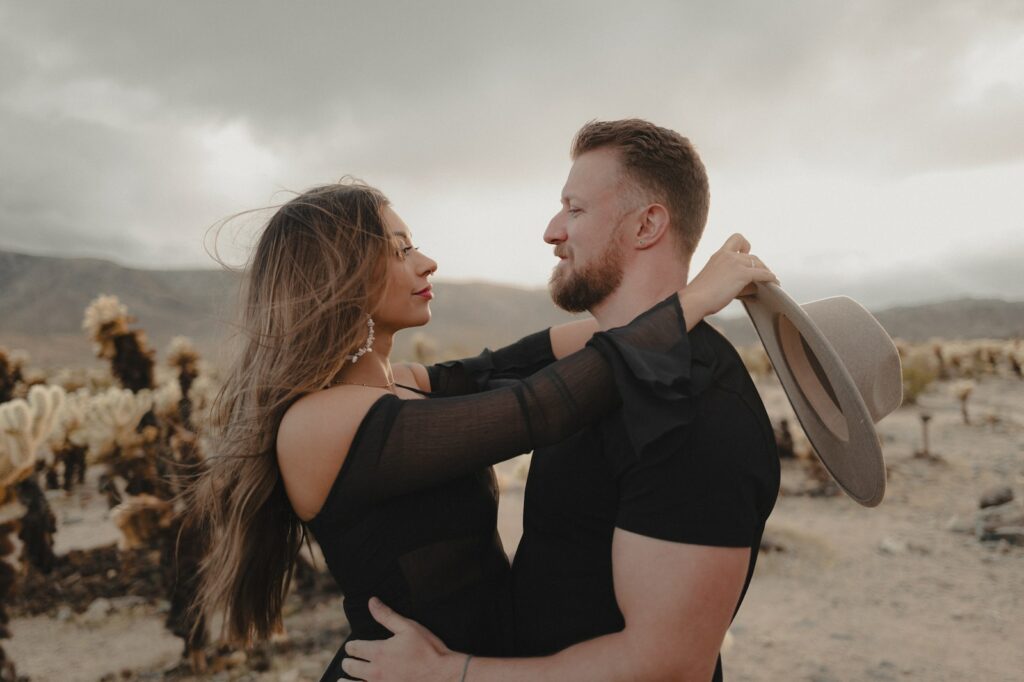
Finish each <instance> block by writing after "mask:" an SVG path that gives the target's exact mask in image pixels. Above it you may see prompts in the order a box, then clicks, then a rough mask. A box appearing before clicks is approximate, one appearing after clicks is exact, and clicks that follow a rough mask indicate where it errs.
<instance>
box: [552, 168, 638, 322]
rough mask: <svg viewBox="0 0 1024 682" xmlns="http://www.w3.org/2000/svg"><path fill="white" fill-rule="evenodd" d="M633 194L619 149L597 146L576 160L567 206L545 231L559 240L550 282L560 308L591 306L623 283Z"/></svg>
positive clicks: (565, 196)
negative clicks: (626, 224) (626, 225)
mask: <svg viewBox="0 0 1024 682" xmlns="http://www.w3.org/2000/svg"><path fill="white" fill-rule="evenodd" d="M629 196H630V194H629V184H628V181H627V180H626V179H625V178H624V177H623V174H622V168H621V165H620V162H619V159H618V154H617V152H616V151H614V150H612V149H595V150H593V151H589V152H586V153H584V154H581V155H580V156H579V157H577V159H576V161H575V162H574V163H573V164H572V168H571V169H570V170H569V177H568V179H567V180H566V181H565V187H563V188H562V208H561V210H560V211H559V212H558V213H557V214H556V215H555V217H553V218H552V219H551V222H550V223H548V229H547V230H545V231H544V241H546V242H547V243H548V244H554V246H555V255H556V256H558V257H559V258H560V260H559V262H558V264H557V265H556V266H555V269H554V270H553V271H552V272H551V280H550V282H549V285H548V286H549V289H550V291H551V298H552V300H554V302H555V305H557V306H558V307H560V308H562V309H564V310H568V311H569V312H574V313H578V312H583V311H584V310H590V309H592V308H593V307H594V306H596V305H599V304H600V303H601V302H602V301H603V300H605V299H606V298H607V297H608V296H609V295H610V294H611V293H612V292H613V291H615V290H616V289H617V288H618V286H619V284H620V283H621V282H622V272H623V260H624V254H625V246H626V240H628V239H629V235H628V234H627V232H628V231H627V230H624V229H620V226H621V224H622V223H623V221H624V218H625V217H626V215H627V214H628V211H626V210H625V209H626V206H627V200H628V198H629Z"/></svg>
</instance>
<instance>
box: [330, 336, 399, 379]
mask: <svg viewBox="0 0 1024 682" xmlns="http://www.w3.org/2000/svg"><path fill="white" fill-rule="evenodd" d="M393 340H394V333H393V332H389V331H385V330H377V332H376V334H375V338H374V341H373V347H372V348H373V350H372V352H369V353H364V354H363V355H361V356H360V357H359V360H358V361H356V362H351V361H349V362H346V363H345V366H344V367H343V368H342V369H341V371H340V372H338V376H337V377H336V378H335V380H334V383H336V384H340V383H344V384H359V385H363V386H376V387H378V388H387V387H390V386H391V385H392V384H394V382H395V375H394V372H393V371H392V369H391V345H392V343H393Z"/></svg>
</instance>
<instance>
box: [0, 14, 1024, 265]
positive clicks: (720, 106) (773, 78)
mask: <svg viewBox="0 0 1024 682" xmlns="http://www.w3.org/2000/svg"><path fill="white" fill-rule="evenodd" d="M551 5H554V6H551ZM1022 29H1024V8H1022V6H1021V5H1020V4H1019V3H1012V2H987V3H986V2H977V3H962V2H953V1H952V0H949V1H943V2H930V3H914V4H913V5H912V4H910V3H891V2H886V1H882V0H876V1H875V2H866V3H845V2H842V3H841V2H817V1H811V0H807V1H805V2H794V3H787V5H786V9H785V11H782V10H780V9H779V8H778V6H777V5H775V4H773V3H762V2H721V3H702V4H700V6H698V7H690V6H687V3H678V2H659V3H650V4H647V3H645V4H643V5H642V6H641V7H640V8H639V9H638V8H635V7H633V6H628V7H627V5H626V3H621V2H604V3H601V2H574V3H534V4H531V3H515V4H512V3H503V4H500V5H499V4H494V5H489V3H479V2H429V3H427V2H405V3H363V2H340V1H326V0H325V1H320V2H303V3H301V4H288V5H285V4H282V3H280V2H267V1H263V2H215V3H209V2H175V3H156V2H152V3H143V2H138V1H137V0H128V1H122V2H104V3H82V2H74V1H70V2H34V3H20V4H17V5H16V4H14V3H6V4H0V127H2V128H3V129H4V130H5V135H6V137H7V138H8V141H5V153H4V155H3V157H2V158H0V180H2V181H3V182H2V183H0V185H2V187H0V229H2V230H3V233H4V235H5V239H6V241H7V243H11V244H13V243H15V242H17V243H18V244H25V245H26V246H25V248H28V247H29V245H30V244H32V243H38V244H39V245H40V248H43V247H45V246H46V245H48V244H49V245H50V247H51V248H57V245H59V244H62V243H68V244H72V243H73V244H75V245H76V248H77V245H79V244H81V245H86V244H94V245H95V247H96V248H100V247H101V246H102V245H104V244H106V243H108V241H107V240H110V239H115V242H114V243H116V244H118V245H120V248H122V249H123V250H124V251H125V252H126V253H129V252H130V253H132V254H133V255H135V256H139V257H141V255H142V254H144V253H150V254H152V253H162V254H173V253H174V249H175V248H177V249H180V250H181V252H182V253H184V251H185V249H184V247H181V246H178V247H176V246H174V245H175V244H181V243H182V242H181V241H180V239H179V240H177V241H176V240H175V233H176V232H179V231H182V230H192V232H190V233H189V234H190V235H191V234H193V233H194V231H195V230H196V229H198V228H200V227H202V226H204V225H201V223H203V221H209V220H212V219H215V218H216V217H219V216H223V215H226V214H228V213H230V212H231V211H233V210H236V209H238V208H242V207H239V206H235V205H231V204H230V203H229V202H228V201H226V200H225V199H224V197H223V191H221V190H220V189H219V188H217V187H214V186H210V181H209V179H197V173H196V170H195V169H196V167H197V166H198V165H200V163H201V159H200V158H199V156H200V152H199V150H197V149H196V148H195V147H194V144H195V143H194V139H192V137H190V135H192V133H194V131H195V129H196V128H199V127H202V126H204V125H213V126H216V125H223V124H228V123H232V122H242V123H244V124H246V125H248V126H249V127H248V130H249V132H250V133H251V134H252V135H253V138H254V140H255V142H256V143H258V144H260V145H263V146H264V147H265V148H266V149H268V150H269V151H270V152H271V153H273V154H274V155H275V156H276V157H277V158H278V159H279V160H280V164H281V166H280V168H279V169H278V172H277V174H276V175H275V176H274V177H273V178H272V181H273V182H284V183H286V184H287V185H288V186H290V187H295V188H301V187H302V186H303V182H304V181H305V180H306V179H309V181H310V182H312V181H316V180H324V179H330V178H333V177H337V176H338V175H340V174H341V173H346V172H350V173H355V174H358V175H361V176H363V177H366V178H367V179H369V180H371V181H372V180H373V179H374V178H378V177H380V178H402V179H403V180H404V181H405V182H407V183H413V184H417V185H419V186H422V187H424V188H429V189H430V190H432V191H437V192H444V191H445V187H446V186H448V187H450V186H451V185H452V184H456V183H459V184H469V183H480V184H488V183H489V185H490V186H491V187H498V188H500V187H501V184H502V183H510V182H512V183H526V182H529V181H530V179H531V178H534V177H537V176H543V177H550V176H553V175H557V174H558V173H561V172H563V171H564V169H565V168H566V167H567V165H568V158H567V146H568V142H569V138H570V137H571V135H572V133H573V132H574V131H575V130H576V128H577V127H578V126H579V125H580V124H581V123H582V122H584V121H586V120H588V119H591V118H615V117H620V116H630V115H639V116H643V117H645V118H649V119H651V120H654V121H656V122H659V123H663V124H665V125H669V126H671V127H674V128H677V129H679V130H681V131H683V132H684V133H686V134H688V135H690V136H691V137H692V138H693V139H694V140H695V142H696V143H697V144H698V146H699V148H700V149H701V150H702V153H703V154H704V155H705V157H706V158H707V159H708V160H709V164H710V165H712V166H713V169H715V170H720V169H725V170H726V171H728V172H732V173H743V172H746V173H752V174H760V173H766V172H774V170H775V169H776V168H777V167H778V166H780V165H785V164H792V165H796V166H799V167H801V168H803V169H805V172H807V173H813V172H827V173H838V174H845V173H861V174H865V175H869V176H885V175H896V176H898V175H907V174H913V173H920V172H925V171H928V170H934V169H946V168H963V167H970V166H975V165H987V164H994V163H1001V162H1007V161H1012V160H1015V159H1020V158H1022V157H1024V136H1021V135H1020V134H1019V121H1020V120H1022V118H1024V91H1022V89H1021V88H1019V87H1018V88H1016V89H1014V88H1013V87H1008V86H1004V87H1001V88H999V87H995V88H992V89H991V90H990V91H983V92H981V93H979V97H978V99H977V100H976V101H974V102H973V103H959V104H958V103H957V101H956V98H955V95H956V92H957V89H958V88H959V87H961V84H960V81H959V80H958V78H959V76H958V74H959V73H960V70H962V68H963V64H964V59H965V57H966V55H969V54H971V52H972V50H975V49H977V48H979V46H982V47H983V46H985V45H987V44H990V43H992V42H998V41H1005V40H1007V39H1008V38H1007V36H1012V35H1020V34H1021V32H1022ZM83 84H85V85H83ZM90 84H92V85H90ZM87 87H97V88H100V89H102V88H104V87H109V88H110V89H111V93H112V94H111V95H110V97H109V101H110V102H111V103H112V104H111V107H113V110H112V111H107V112H104V111H102V105H103V102H104V101H105V99H104V97H105V96H104V95H103V93H102V92H101V93H100V94H99V95H97V96H96V97H95V99H96V100H97V101H98V104H96V106H97V108H98V109H97V111H95V112H91V111H87V110H85V107H84V106H83V105H76V101H75V98H76V97H78V96H79V93H81V91H82V90H81V89H82V88H87ZM62 97H63V98H64V99H61V98H62ZM103 116H110V117H113V120H112V121H111V120H107V121H105V120H103ZM119 121H120V122H119ZM552 169H554V170H552ZM385 189H386V188H385ZM557 189H558V188H557V186H553V187H552V188H551V194H552V197H554V196H555V195H556V193H557ZM491 191H495V192H497V191H500V189H499V190H493V189H492V190H491ZM76 234H77V235H80V236H79V237H78V238H77V239H76V238H74V237H73V235H76ZM189 239H192V237H191V236H190V237H189ZM83 248H84V247H83ZM89 248H92V247H91V246H90V247H89Z"/></svg>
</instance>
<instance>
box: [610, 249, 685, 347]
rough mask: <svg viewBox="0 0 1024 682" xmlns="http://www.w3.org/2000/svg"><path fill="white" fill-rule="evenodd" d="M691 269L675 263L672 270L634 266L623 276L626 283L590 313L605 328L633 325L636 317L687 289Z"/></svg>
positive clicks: (623, 281)
mask: <svg viewBox="0 0 1024 682" xmlns="http://www.w3.org/2000/svg"><path fill="white" fill-rule="evenodd" d="M687 275H688V266H687V265H686V264H683V263H678V262H677V263H675V264H674V266H673V267H670V268H645V267H639V264H634V265H633V267H631V268H628V269H627V271H626V272H625V273H623V276H622V283H621V284H620V285H619V287H618V288H617V289H616V290H615V291H613V292H612V293H611V294H610V295H609V296H608V298H606V299H605V300H603V301H601V303H600V304H598V305H596V306H594V307H593V308H592V309H591V310H590V314H591V315H593V316H594V319H595V320H597V323H598V325H600V327H601V329H603V330H606V329H611V328H612V327H621V326H623V325H626V324H629V323H630V322H631V321H632V320H633V318H635V317H636V316H637V315H639V314H640V313H642V312H644V311H645V310H647V309H648V308H650V307H652V306H654V305H655V304H656V303H659V302H661V301H663V300H664V299H665V298H667V297H668V296H669V294H672V293H675V292H677V291H680V290H681V289H683V288H684V287H685V286H686V281H687Z"/></svg>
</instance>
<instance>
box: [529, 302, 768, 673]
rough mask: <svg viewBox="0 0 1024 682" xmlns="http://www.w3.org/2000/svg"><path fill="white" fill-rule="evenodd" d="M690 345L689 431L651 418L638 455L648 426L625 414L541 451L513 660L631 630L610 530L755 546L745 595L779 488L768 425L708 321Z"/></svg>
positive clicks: (533, 480)
mask: <svg viewBox="0 0 1024 682" xmlns="http://www.w3.org/2000/svg"><path fill="white" fill-rule="evenodd" d="M689 341H690V349H691V353H692V365H691V369H690V372H691V375H690V377H689V400H688V403H687V404H685V405H682V406H681V407H680V408H679V409H681V410H683V411H684V412H686V413H687V415H688V416H687V418H686V419H685V420H684V421H685V423H679V422H676V423H674V424H671V425H668V426H664V427H663V426H661V425H660V421H661V420H662V416H661V415H657V414H653V415H650V416H649V417H648V418H647V423H645V425H644V428H645V429H648V430H650V431H652V432H654V433H655V434H657V437H656V438H655V439H653V440H650V441H648V442H647V443H646V444H645V445H642V446H640V445H638V443H637V440H636V437H635V433H634V431H635V429H636V427H635V425H634V424H632V423H631V421H635V420H637V419H638V418H641V417H640V416H638V415H636V414H629V413H628V412H627V408H626V407H625V406H624V407H623V408H620V409H617V410H616V411H614V412H613V413H612V414H611V415H610V416H609V417H607V418H605V419H604V420H602V421H600V422H598V423H596V424H594V425H591V426H589V427H586V428H584V429H582V430H581V431H579V432H577V433H575V434H574V435H572V436H570V437H569V438H568V439H567V440H565V441H563V442H561V443H558V444H556V445H552V446H547V447H543V448H538V449H537V450H536V451H535V453H534V456H533V460H532V463H531V466H530V474H529V478H528V480H527V484H526V492H525V510H524V529H523V538H522V541H521V543H520V545H519V548H518V551H517V552H516V556H515V560H514V562H513V567H512V575H513V595H514V600H515V620H516V622H515V626H516V627H515V629H516V643H515V645H516V653H517V655H521V656H539V655H547V654H551V653H554V652H556V651H558V650H560V649H563V648H565V647H567V646H570V645H572V644H576V643H578V642H581V641H584V640H587V639H592V638H594V637H598V636H601V635H605V634H608V633H611V632H617V631H619V630H621V629H622V628H623V627H624V625H625V624H624V621H623V618H622V613H621V612H620V611H619V608H618V604H617V602H616V600H615V593H614V584H613V580H612V566H611V541H612V533H613V531H614V529H615V528H622V529H623V530H627V531H630V532H633V533H637V534H640V535H645V536H648V537H652V538H658V539H662V540H669V541H674V542H683V543H690V544H698V545H713V546H722V547H750V548H751V555H750V564H749V568H748V572H747V578H746V582H745V584H744V587H743V593H744V594H745V593H746V589H747V585H749V583H750V577H751V575H752V574H753V570H754V564H755V561H756V559H757V551H758V547H759V545H760V539H761V534H762V532H763V530H764V524H765V521H766V519H767V518H768V515H769V513H770V512H771V510H772V507H773V506H774V504H775V499H776V496H777V494H778V489H779V462H778V456H777V452H776V448H775V440H774V437H773V434H772V428H771V422H770V421H769V418H768V415H767V413H766V412H765V409H764V405H763V403H762V402H761V399H760V397H759V395H758V393H757V390H756V388H755V387H754V384H753V382H752V380H751V379H750V375H749V374H748V372H747V371H746V369H745V368H744V366H743V364H742V362H741V360H740V358H739V356H738V355H737V353H736V351H735V349H734V348H733V347H732V346H731V345H730V344H729V342H728V341H726V339H725V338H724V337H722V335H721V334H719V333H718V332H717V331H715V330H714V329H713V328H712V327H710V326H709V325H708V324H706V323H704V322H701V323H700V324H698V325H697V326H696V327H694V329H693V330H691V331H690V333H689ZM658 371H659V370H658V368H655V372H654V374H657V372H658ZM627 405H628V403H627ZM741 600H742V596H741ZM715 679H721V662H720V661H719V665H718V667H717V669H716V673H715Z"/></svg>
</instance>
